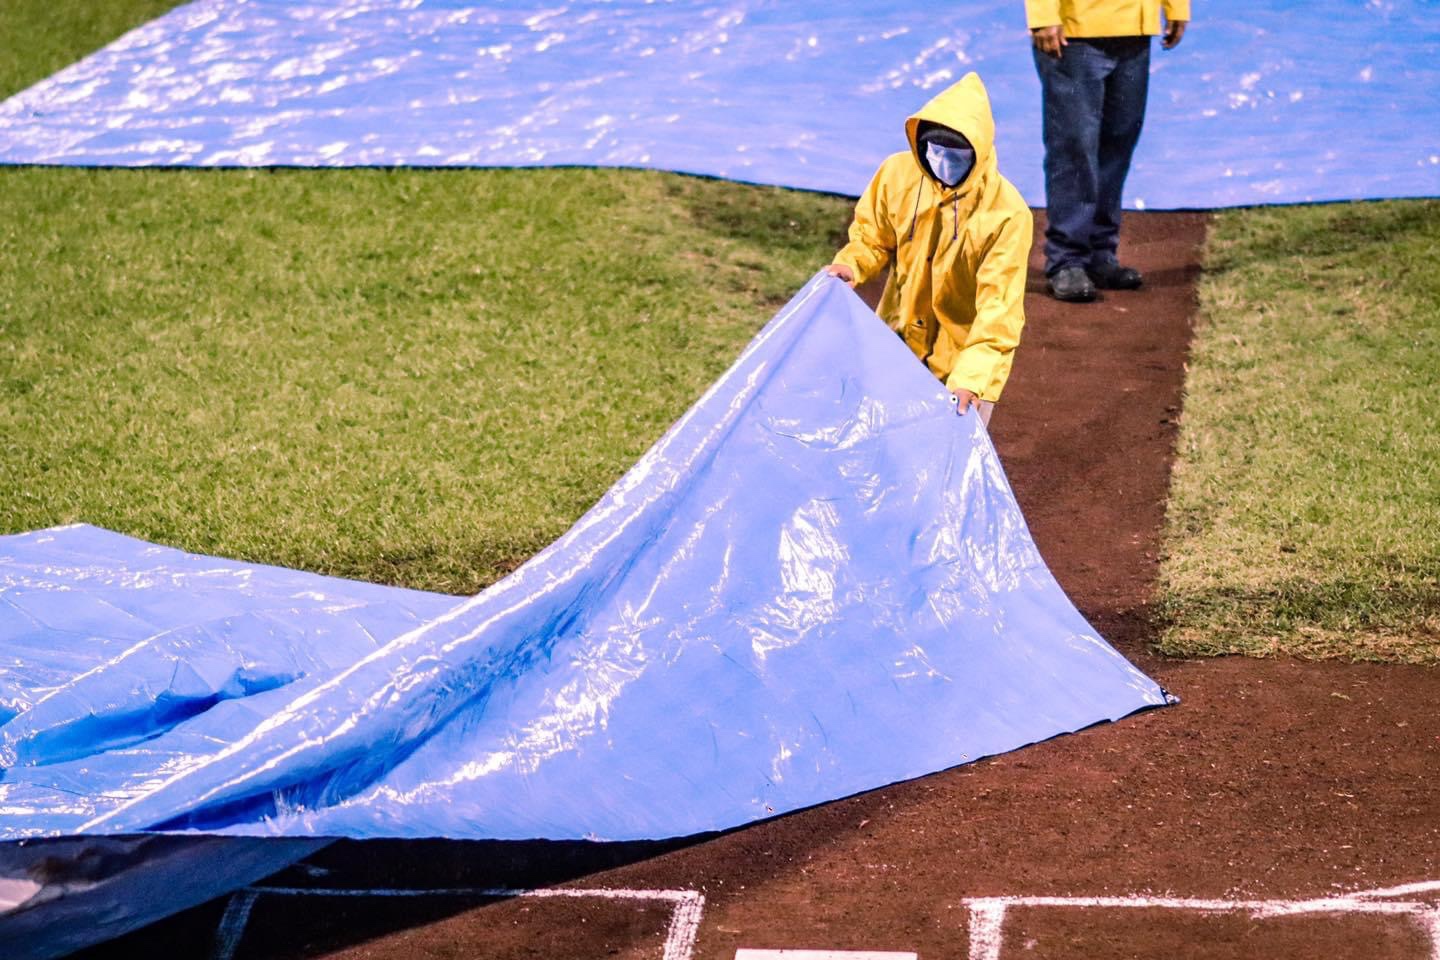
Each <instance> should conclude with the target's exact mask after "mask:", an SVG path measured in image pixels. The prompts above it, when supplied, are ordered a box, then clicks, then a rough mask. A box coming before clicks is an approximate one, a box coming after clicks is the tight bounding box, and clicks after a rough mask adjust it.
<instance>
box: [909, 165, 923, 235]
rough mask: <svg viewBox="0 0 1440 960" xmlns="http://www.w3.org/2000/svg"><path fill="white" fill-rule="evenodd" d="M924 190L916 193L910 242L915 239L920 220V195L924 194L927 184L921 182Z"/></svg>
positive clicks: (911, 215)
mask: <svg viewBox="0 0 1440 960" xmlns="http://www.w3.org/2000/svg"><path fill="white" fill-rule="evenodd" d="M920 186H921V188H922V189H920V190H916V191H915V209H914V210H913V211H912V212H911V213H910V240H911V241H914V239H915V221H917V220H919V219H920V194H922V193H924V192H925V191H924V189H923V188H924V187H925V182H924V181H923V180H922V181H921V182H920Z"/></svg>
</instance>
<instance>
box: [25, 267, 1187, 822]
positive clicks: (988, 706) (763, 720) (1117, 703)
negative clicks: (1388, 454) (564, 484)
mask: <svg viewBox="0 0 1440 960" xmlns="http://www.w3.org/2000/svg"><path fill="white" fill-rule="evenodd" d="M42 651H43V653H42ZM0 655H3V656H4V657H5V659H4V660H3V661H0V711H4V712H3V713H0V717H4V716H7V715H8V720H6V721H5V722H4V723H3V724H0V751H3V753H0V756H3V757H4V758H5V760H4V762H5V765H6V769H5V770H4V771H3V773H0V814H3V817H0V839H4V840H14V839H19V838H36V837H55V836H73V835H84V834H136V833H144V832H150V831H199V832H204V833H218V834H236V835H247V836H273V835H279V836H322V837H337V836H338V837H355V838H365V837H452V838H488V839H527V838H547V839H586V838H588V839H607V840H628V839H646V838H663V837H673V836H685V835H692V834H696V833H701V832H705V831H712V830H720V829H726V828H730V827H734V826H738V825H741V824H744V823H747V822H751V821H754V820H758V819H763V818H766V817H770V816H773V815H776V814H780V813H785V812H788V811H793V810H797V809H800V808H803V807H807V806H811V805H813V804H817V803H822V802H825V801H828V800H832V799H835V798H838V797H843V796H847V795H850V794H854V793H857V792H860V791H863V790H867V789H871V788H875V787H879V786H882V785H885V784H888V783H893V782H896V781H899V780H905V779H909V778H912V777H916V776H920V775H923V774H926V773H930V772H933V771H936V770H940V769H944V768H946V767H950V766H953V765H956V764H961V763H965V762H968V761H972V760H975V759H978V758H980V757H983V756H987V755H992V754H995V753H1000V752H1003V751H1007V750H1011V749H1015V748H1017V747H1020V746H1023V745H1025V744H1028V743H1032V742H1035V741H1038V740H1042V739H1046V738H1048V737H1052V736H1055V735H1057V734H1060V733H1064V732H1068V731H1073V730H1077V729H1080V728H1082V727H1085V726H1088V725H1091V724H1094V723H1096V722H1100V721H1104V720H1113V719H1117V718H1119V717H1122V716H1125V715H1126V714H1129V713H1131V712H1133V711H1135V710H1138V709H1142V708H1144V707H1148V706H1155V705H1159V704H1162V703H1164V702H1165V699H1166V698H1165V694H1164V692H1163V691H1162V690H1161V689H1160V688H1159V687H1158V686H1157V685H1156V684H1155V683H1154V682H1153V681H1151V680H1150V679H1149V678H1147V677H1145V676H1144V675H1143V674H1142V673H1140V672H1139V671H1138V670H1136V669H1135V668H1134V667H1133V666H1132V665H1131V664H1129V663H1128V662H1127V661H1126V660H1125V659H1124V658H1123V657H1121V656H1120V655H1119V654H1118V653H1117V652H1116V651H1115V650H1114V649H1113V648H1111V647H1110V646H1109V645H1108V644H1106V643H1105V641H1104V640H1103V639H1101V638H1100V637H1099V636H1098V635H1097V634H1096V633H1095V631H1094V630H1093V629H1092V628H1091V627H1090V626H1089V624H1087V623H1086V622H1085V620H1084V618H1083V617H1081V616H1080V614H1079V613H1078V612H1077V611H1076V610H1075V608H1074V607H1073V606H1072V605H1071V604H1070V602H1069V601H1068V600H1067V599H1066V597H1065V596H1064V594H1063V592H1062V591H1061V590H1060V588H1059V586H1058V585H1057V584H1056V582H1055V580H1054V578H1053V577H1052V576H1051V575H1050V573H1049V571H1048V570H1047V569H1046V567H1045V565H1044V563H1043V561H1042V560H1041V558H1040V556H1039V553H1038V551H1037V550H1036V549H1035V545H1034V543H1033V541H1032V540H1031V538H1030V535H1029V532H1028V530H1027V529H1026V526H1025V523H1024V520H1023V518H1022V516H1021V514H1020V511H1019V508H1018V506H1017V505H1016V502H1015V499H1014V496H1013V494H1012V492H1011V491H1010V488H1009V485H1008V483H1007V482H1006V480H1005V477H1004V473H1003V470H1002V468H1001V465H1000V463H999V460H998V458H997V457H996V455H995V451H994V448H993V447H992V446H991V444H990V442H989V438H988V436H987V435H986V433H985V431H984V428H983V427H982V426H981V424H980V423H979V420H978V418H977V417H975V416H973V415H968V416H964V417H960V416H956V414H955V409H954V407H953V405H952V401H951V398H950V397H949V395H948V394H947V393H946V391H945V390H944V388H943V387H942V386H941V385H940V384H939V383H938V382H937V381H936V380H935V379H934V378H933V377H931V376H930V375H929V374H928V372H927V371H926V370H925V369H924V367H923V365H921V364H918V363H916V362H915V360H914V357H913V356H912V355H911V354H910V352H909V351H908V349H907V348H906V347H905V346H904V344H903V343H901V342H900V340H899V339H898V338H897V337H896V336H895V335H894V334H893V333H892V332H891V331H890V330H889V328H888V327H886V326H885V325H884V323H883V322H882V321H881V320H880V319H879V318H878V317H876V316H875V315H874V313H873V312H871V311H870V310H869V309H868V308H866V307H865V305H864V304H863V303H861V301H860V300H859V299H858V298H857V297H856V296H855V294H854V293H853V292H852V291H851V290H850V289H849V288H848V287H846V286H845V285H844V284H843V283H841V282H839V281H837V280H834V279H833V278H828V277H825V276H823V275H820V276H817V277H816V278H814V279H813V280H811V281H810V283H808V284H807V285H806V286H805V287H804V289H802V290H801V291H800V292H799V293H798V294H797V295H796V297H795V298H794V299H793V300H792V301H791V302H790V303H789V304H788V305H787V306H786V307H785V308H784V309H782V310H781V311H780V312H779V314H777V316H776V317H775V318H774V319H773V320H772V321H771V322H770V323H769V324H768V325H767V326H766V327H765V328H764V330H762V331H761V332H760V334H759V335H757V336H756V338H755V339H754V340H753V341H752V343H751V344H750V345H749V346H748V347H747V349H746V350H745V351H744V353H743V354H742V356H741V357H740V358H739V359H738V360H737V361H736V362H735V364H734V365H733V366H732V367H731V368H730V370H729V371H728V372H727V373H726V374H725V375H724V376H722V377H721V378H720V380H719V381H717V382H716V383H715V384H714V385H713V386H712V387H711V388H710V389H709V390H708V391H707V392H706V393H705V394H704V396H702V398H701V399H700V400H699V401H698V402H697V403H696V404H695V405H694V406H693V407H692V408H691V409H690V410H689V411H688V412H687V413H686V414H685V415H684V416H683V417H681V419H680V420H679V421H678V422H677V423H676V424H675V425H674V426H673V427H672V428H671V429H670V430H669V431H668V432H667V433H666V434H665V436H664V437H663V438H662V439H661V440H660V441H659V442H657V443H656V444H655V446H654V447H652V448H651V449H650V450H649V451H648V452H647V453H646V454H645V455H644V456H643V457H642V458H641V459H640V460H639V462H637V463H636V465H635V466H634V467H633V468H632V469H631V470H629V471H628V472H627V473H626V474H625V476H624V477H623V478H622V479H621V480H620V481H619V482H617V483H616V484H615V485H614V487H612V488H611V489H610V490H609V491H608V492H607V493H606V494H605V495H604V497H603V498H602V499H601V500H600V501H599V502H598V503H597V504H596V505H595V506H594V507H593V508H592V509H591V510H590V511H588V512H587V513H586V514H585V515H584V517H582V518H581V519H580V520H579V522H577V523H576V524H575V526H574V527H573V528H572V529H571V530H570V531H569V532H567V533H566V534H565V535H564V536H562V537H561V538H560V539H559V540H558V541H556V542H555V543H554V544H552V545H551V546H549V547H547V548H546V549H544V550H543V551H541V552H540V553H539V554H537V555H536V556H535V557H534V558H532V559H531V560H530V561H529V562H527V563H526V564H524V565H523V566H521V567H520V568H519V569H517V570H516V571H514V572H513V573H512V574H511V575H509V576H508V577H506V578H505V579H504V580H502V581H501V582H499V583H497V584H496V585H495V586H494V587H492V588H490V589H488V590H486V591H485V592H483V593H481V594H479V595H477V596H474V597H471V598H468V599H459V598H453V597H445V596H441V595H436V594H427V593H421V592H417V591H411V590H402V589H397V588H389V587H379V586H375V585H372V584H363V583H356V582H354V581H345V580H339V579H336V578H329V577H321V576H318V575H314V574H308V573H302V572H298V571H291V570H283V569H280V568H275V567H265V566H260V565H255V564H245V563H239V562H236V561H229V560H222V559H218V558H213V557H202V556H196V555H192V554H186V553H183V552H181V551H178V550H174V549H172V548H167V547H159V546H156V545H153V544H146V543H144V542H143V541H138V540H134V539H132V538H129V537H123V536H121V535H119V534H115V533H111V532H109V531H104V530H100V529H97V528H94V527H88V526H74V527H66V528H56V529H52V530H46V531H38V532H35V533H30V534H20V535H15V536H10V537H3V538H0Z"/></svg>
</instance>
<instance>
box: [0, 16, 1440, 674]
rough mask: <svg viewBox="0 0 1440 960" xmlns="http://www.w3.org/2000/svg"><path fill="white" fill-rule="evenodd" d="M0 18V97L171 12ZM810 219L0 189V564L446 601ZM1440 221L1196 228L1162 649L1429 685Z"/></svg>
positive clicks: (775, 294) (244, 182)
mask: <svg viewBox="0 0 1440 960" xmlns="http://www.w3.org/2000/svg"><path fill="white" fill-rule="evenodd" d="M170 5H171V4H170V3H169V2H154V0H113V2H110V3H106V4H102V5H96V4H93V3H89V2H82V0H49V2H46V3H43V4H42V3H40V2H37V0H10V2H8V3H6V4H5V5H3V6H0V35H3V36H5V37H6V38H7V41H10V42H7V43H6V44H5V49H4V52H3V53H0V95H8V94H9V93H11V92H14V91H15V90H17V89H20V88H22V87H23V86H25V85H27V84H29V83H31V82H34V81H35V80H38V79H40V78H41V77H43V76H45V75H47V74H48V73H50V72H52V71H53V70H54V69H56V68H58V67H59V66H61V65H63V64H64V63H66V62H69V61H71V60H73V59H75V58H77V57H79V56H81V55H83V54H85V53H88V52H89V51H90V50H92V49H94V48H95V47H97V46H99V45H100V44H102V43H104V42H106V41H107V40H109V39H111V38H112V37H113V36H114V35H116V34H118V33H119V32H121V31H123V30H124V29H126V28H128V27H130V26H133V25H135V24H138V23H140V22H143V21H144V20H145V19H147V18H149V17H150V16H153V15H154V14H156V13H158V12H160V11H162V10H163V9H164V8H166V7H168V6H170ZM848 206H849V205H848V203H847V202H845V201H843V200H840V199H837V198H833V197H822V196H815V195H809V194H799V193H793V192H788V191H783V190H773V189H763V188H755V187H747V186H741V185H736V184H727V183H719V182H713V181H705V180H697V179H694V178H686V177H679V176H673V175H667V174H658V173H645V172H636V171H589V170H555V171H512V170H495V171H473V170H472V171H394V172H385V171H373V170H314V171H283V172H264V171H257V172H247V171H125V170H100V171H96V170H73V169H0V447H3V453H4V455H3V458H0V490H3V491H4V493H5V495H4V497H3V498H0V533H9V532H16V531H22V530H29V529H34V528H37V527H43V526H49V525H54V524H61V523H69V522H75V521H84V522H88V523H94V524H98V525H101V526H106V527H110V528H112V529H116V530H120V531H122V532H125V533H129V534H132V535H135V536H139V537H143V538H145V539H150V540H155V541H159V542H162V543H167V544H172V545H175V546H179V547H183V548H185V549H189V550H194V551H200V552H206V553H215V554H220V555H224V556H231V557H237V558H241V559H248V560H257V561H263V562H267V563H276V564H282V565H285V566H291V567H298V568H302V569H307V570H314V571H319V572H324V573H331V574H338V575H343V576H349V577H356V578H361V579H367V580H373V581H378V582H385V583H396V584H404V585H408V586H414V587H419V588H424V589H432V590H440V591H447V592H452V593H465V592H470V591H474V590H476V589H479V588H480V587H482V586H484V585H486V584H488V583H490V582H493V581H494V580H495V579H496V578H498V577H499V576H501V575H503V574H504V573H505V572H506V571H508V570H509V569H511V568H513V567H514V566H515V565H516V564H517V563H519V562H520V561H522V560H523V559H525V558H526V557H528V556H530V555H531V554H533V553H534V552H535V551H536V550H538V549H539V548H540V547H541V546H543V545H544V544H546V543H548V542H549V541H550V540H552V539H553V538H555V537H556V536H557V535H559V534H560V533H561V532H562V531H563V530H564V529H565V528H566V527H567V526H569V524H570V523H571V522H573V521H574V520H575V518H577V517H578V516H579V514H580V513H581V512H583V510H584V509H585V508H586V507H588V506H589V505H590V504H591V503H592V502H593V501H594V500H595V499H596V498H597V497H598V496H599V495H600V494H601V493H602V492H603V491H604V489H605V488H606V487H607V486H608V485H609V484H610V483H611V482H612V481H613V480H614V479H615V478H617V477H618V476H619V475H620V473H621V472H623V470H624V469H625V468H626V467H627V466H629V465H630V464H631V463H632V462H633V461H634V460H635V459H636V457H637V456H638V455H639V454H640V453H641V452H642V451H643V450H644V449H645V448H646V447H647V446H648V445H649V444H650V443H651V442H653V440H654V439H655V438H657V437H658V436H659V435H660V433H661V432H663V430H664V429H665V427H666V426H667V425H668V424H669V423H670V422H671V421H673V420H674V418H675V417H677V416H678V415H679V414H680V413H681V412H682V411H683V410H684V409H685V408H686V407H687V406H688V405H689V404H690V402H691V401H692V400H693V399H694V398H695V397H696V396H698V395H699V393H700V392H701V391H702V390H703V389H704V388H705V387H706V386H707V385H708V384H709V383H710V382H711V381H712V380H713V379H714V377H715V376H716V375H717V374H719V373H720V371H722V370H723V369H724V368H725V367H726V366H727V365H728V364H729V363H730V361H731V360H732V359H733V357H734V356H735V355H736V354H737V353H738V352H739V350H740V348H741V347H742V346H743V345H744V343H745V342H746V341H747V340H748V339H749V338H750V336H751V335H752V334H753V333H754V331H755V330H756V329H758V327H759V326H760V325H761V324H762V323H763V322H764V321H765V320H766V319H768V317H769V316H770V315H771V314H772V313H773V312H774V310H775V308H776V307H777V306H778V305H779V304H780V303H781V302H782V301H783V300H784V299H785V298H787V297H788V296H789V295H790V294H791V293H793V292H794V290H796V289H797V288H798V287H799V286H800V285H801V284H802V283H803V282H804V280H805V279H806V278H807V277H808V276H809V275H810V274H811V273H812V272H813V271H814V270H815V269H816V268H817V267H818V266H819V265H820V264H822V263H824V262H826V261H828V259H829V257H830V254H831V252H832V251H833V249H834V246H835V244H836V242H837V240H838V235H839V232H840V230H841V229H842V228H843V225H844V222H845V219H846V217H847V214H848ZM1437 266H1440V205H1437V204H1435V203H1428V202H1409V203H1384V204H1347V205H1335V206H1324V207H1301V208H1283V209H1266V210H1245V211H1233V212H1228V213H1225V214H1223V215H1222V216H1220V217H1219V219H1218V221H1217V224H1216V227H1215V230H1214V234H1213V236H1212V239H1211V247H1210V252H1209V266H1208V273H1207V276H1206V279H1205V280H1204V283H1203V285H1202V290H1201V296H1202V308H1203V313H1204V316H1203V319H1202V324H1201V328H1200V334H1199V340H1198V342H1197V344H1196V350H1195V356H1194V360H1193V362H1192V364H1191V371H1190V381H1189V397H1188V400H1187V405H1186V411H1185V415H1184V422H1183V426H1182V435H1181V449H1180V460H1179V463H1178V465H1177V468H1176V477H1175V489H1174V499H1173V503H1172V505H1171V511H1170V522H1169V525H1168V529H1167V534H1166V556H1165V561H1164V566H1163V573H1162V581H1163V582H1162V598H1161V599H1162V605H1163V609H1164V610H1165V612H1166V616H1167V618H1168V621H1169V623H1170V626H1169V628H1168V629H1167V631H1166V633H1165V634H1164V637H1163V640H1162V646H1163V648H1164V649H1166V650H1168V651H1170V652H1173V653H1181V654H1196V653H1220V652H1232V651H1233V652H1244V653H1251V654H1273V653H1283V652H1288V653H1298V654H1301V655H1306V656H1326V657H1330V656H1335V657H1359V658H1375V659H1399V660H1409V661H1416V662H1436V661H1440V588H1437V577H1440V475H1437V466H1436V464H1437V463H1440V441H1437V436H1440V431H1437V430H1436V429H1435V424H1436V423H1437V422H1440V405H1437V395H1440V394H1437V391H1436V390H1435V389H1434V380H1435V371H1436V370H1440V339H1437V337H1440V320H1437V316H1440V288H1437V272H1436V267H1437Z"/></svg>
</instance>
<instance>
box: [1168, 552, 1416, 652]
mask: <svg viewBox="0 0 1440 960" xmlns="http://www.w3.org/2000/svg"><path fill="white" fill-rule="evenodd" d="M1159 613H1160V616H1161V618H1162V622H1163V624H1164V627H1165V631H1164V636H1163V637H1162V640H1161V643H1160V645H1159V649H1160V650H1161V652H1163V653H1180V654H1186V655H1193V654H1200V655H1221V654H1228V653H1244V654H1251V655H1262V656H1263V655H1265V654H1267V653H1272V652H1281V651H1280V648H1279V646H1278V644H1279V643H1281V642H1282V641H1283V652H1284V653H1286V654H1290V655H1296V656H1302V657H1313V658H1317V659H1332V658H1335V659H1346V660H1398V661H1401V662H1408V663H1425V664H1437V663H1440V632H1437V624H1440V571H1436V570H1429V571H1415V572H1413V573H1412V574H1411V575H1410V576H1408V577H1405V578H1403V579H1401V578H1399V577H1395V576H1391V577H1388V578H1385V579H1382V580H1379V581H1377V580H1376V579H1372V578H1359V577H1346V576H1337V577H1332V578H1329V579H1317V578H1312V577H1293V578H1289V579H1286V580H1282V581H1279V582H1276V583H1272V584H1268V585H1266V586H1264V587H1263V588H1254V587H1250V588H1245V587H1216V588H1213V589H1209V590H1201V591H1193V592H1187V593H1183V594H1174V595H1171V596H1168V597H1165V598H1163V599H1162V601H1161V604H1160V609H1159ZM1182 638H1183V643H1182V642H1177V641H1180V640H1181V639H1182Z"/></svg>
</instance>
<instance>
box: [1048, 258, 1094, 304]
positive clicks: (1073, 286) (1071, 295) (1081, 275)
mask: <svg viewBox="0 0 1440 960" xmlns="http://www.w3.org/2000/svg"><path fill="white" fill-rule="evenodd" d="M1050 296H1052V297H1054V298H1055V299H1056V300H1064V301H1065V302H1066V303H1089V302H1090V301H1091V300H1094V299H1095V284H1093V283H1091V282H1090V278H1089V277H1088V276H1086V275H1085V271H1084V270H1082V269H1081V268H1079V267H1064V268H1062V269H1060V270H1056V271H1055V274H1054V275H1053V276H1052V277H1051V278H1050Z"/></svg>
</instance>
